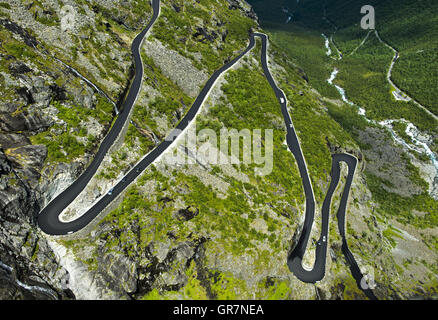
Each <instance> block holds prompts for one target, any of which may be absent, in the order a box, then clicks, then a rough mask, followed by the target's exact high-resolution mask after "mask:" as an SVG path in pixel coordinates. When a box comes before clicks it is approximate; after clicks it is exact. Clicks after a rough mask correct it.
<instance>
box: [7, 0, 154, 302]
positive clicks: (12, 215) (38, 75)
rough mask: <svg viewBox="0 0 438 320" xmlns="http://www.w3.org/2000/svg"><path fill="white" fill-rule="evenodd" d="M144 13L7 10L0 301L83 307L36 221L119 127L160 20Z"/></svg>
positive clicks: (97, 7) (126, 8) (127, 9)
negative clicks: (144, 35) (116, 121)
mask: <svg viewBox="0 0 438 320" xmlns="http://www.w3.org/2000/svg"><path fill="white" fill-rule="evenodd" d="M3 4H4V5H3ZM136 5H137V2H135V3H134V2H132V3H131V2H130V1H127V2H124V3H123V4H119V2H118V1H94V2H93V3H88V4H81V2H75V1H64V2H62V1H41V2H32V1H27V2H26V1H8V2H7V3H6V4H5V3H2V6H1V8H0V80H1V81H0V91H1V94H2V99H1V103H0V239H1V240H0V281H1V283H2V285H1V286H0V287H1V288H2V289H1V292H0V299H20V298H25V299H31V298H36V299H59V298H61V299H65V298H74V295H73V293H72V292H71V290H69V289H68V286H69V280H70V275H69V274H68V272H67V271H66V270H65V269H63V268H62V267H61V266H60V265H59V259H58V257H55V255H54V253H53V252H52V249H51V248H50V247H49V245H48V243H47V241H46V239H45V238H44V236H42V235H41V234H40V233H39V231H38V229H37V227H36V225H35V221H34V216H35V215H37V214H38V213H39V211H40V208H41V206H43V205H45V204H46V203H47V202H48V201H50V199H51V198H53V196H54V195H56V194H57V193H59V192H60V191H62V190H63V189H64V188H65V187H67V186H68V185H69V184H70V183H71V182H72V181H73V180H74V179H75V178H76V177H77V176H78V175H79V174H80V173H81V172H82V171H83V170H84V168H85V167H86V164H87V163H88V161H89V159H90V158H91V157H92V156H93V153H94V150H95V148H96V143H98V142H99V141H100V140H101V139H102V138H103V137H104V135H105V133H106V131H107V130H108V128H109V126H110V124H111V120H112V118H113V116H114V105H115V104H120V101H121V99H122V98H123V94H124V92H125V90H126V87H127V85H128V83H129V79H130V77H131V72H132V71H131V70H132V62H131V56H130V53H129V47H130V43H131V40H132V37H133V36H134V35H135V34H136V32H137V31H138V30H141V28H142V27H143V26H144V24H145V23H146V22H147V21H148V15H149V13H150V12H151V9H150V6H149V5H145V4H144V5H143V6H142V7H141V13H142V14H141V15H140V14H138V13H139V12H137V14H132V11H133V10H134V11H135V10H136V9H140V7H137V6H136ZM66 17H68V18H69V19H67V20H68V21H67V20H66ZM109 66H111V67H109ZM110 71H111V72H114V73H111V74H109V72H110ZM113 101H114V102H113Z"/></svg>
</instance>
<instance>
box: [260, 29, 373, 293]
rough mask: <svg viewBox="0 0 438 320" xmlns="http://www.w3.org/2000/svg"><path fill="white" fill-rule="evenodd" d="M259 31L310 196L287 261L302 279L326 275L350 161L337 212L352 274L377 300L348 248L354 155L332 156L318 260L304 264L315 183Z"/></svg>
mask: <svg viewBox="0 0 438 320" xmlns="http://www.w3.org/2000/svg"><path fill="white" fill-rule="evenodd" d="M255 35H256V36H258V37H260V38H261V39H262V56H261V61H262V67H263V70H264V73H265V76H266V78H267V79H268V82H269V84H270V85H271V87H272V89H273V90H274V92H275V95H276V96H277V99H278V101H279V102H280V105H281V111H282V113H283V118H284V122H285V124H286V128H287V136H286V141H287V145H288V147H289V150H290V151H291V152H292V153H293V155H294V157H295V159H296V161H297V165H298V169H299V172H300V175H301V180H302V182H303V188H304V193H305V196H306V213H305V221H304V226H303V230H302V232H301V236H300V239H299V240H298V243H297V245H296V246H295V248H294V249H293V250H292V252H291V253H290V254H289V256H288V260H287V264H288V266H289V270H290V271H291V272H293V273H294V274H295V276H296V277H297V278H298V279H300V280H301V281H303V282H307V283H315V282H317V281H320V280H322V279H323V278H324V276H325V267H326V257H327V248H328V232H329V220H330V219H329V218H330V206H331V200H332V197H333V193H334V192H335V190H336V187H337V185H338V183H339V180H340V173H341V170H340V163H341V162H345V163H346V164H347V165H348V177H347V181H346V185H345V187H344V191H343V193H342V197H341V201H340V206H339V209H338V212H337V219H338V228H339V232H340V234H341V237H342V252H343V253H344V256H345V258H346V260H347V262H348V264H349V266H350V270H351V271H352V275H353V277H354V278H355V280H356V282H357V285H358V287H359V288H360V289H361V290H362V291H363V292H364V293H365V294H366V295H367V297H368V298H370V299H373V300H374V299H376V297H375V295H374V293H373V292H372V290H370V289H364V288H362V287H361V282H362V279H363V274H362V273H361V271H360V268H359V266H358V265H357V262H356V260H355V259H354V256H353V254H352V253H351V251H350V250H349V248H348V243H347V239H346V233H345V212H346V210H347V203H348V197H349V194H350V189H351V185H352V182H353V177H354V173H355V171H356V167H357V162H358V160H357V158H356V157H354V156H352V155H349V154H334V155H333V156H332V158H333V159H332V170H331V183H330V186H329V189H328V191H327V195H326V197H325V199H324V203H323V206H322V226H321V236H320V238H319V240H318V242H317V247H316V259H315V264H314V266H313V268H312V269H311V270H306V269H305V268H303V264H302V261H303V256H304V254H305V252H306V248H307V243H308V241H309V238H310V232H311V230H312V225H313V222H314V217H315V196H314V193H313V189H312V183H311V181H310V177H309V174H308V170H307V165H306V162H305V159H304V155H303V152H302V149H301V145H300V142H299V140H298V136H297V134H296V131H295V128H294V125H293V123H292V120H291V117H290V115H289V112H288V109H287V99H286V96H285V94H284V92H283V91H282V90H281V89H279V88H278V86H277V84H276V83H275V80H274V78H273V77H272V75H271V72H270V70H269V66H268V61H267V57H268V53H267V44H268V37H267V36H266V35H265V34H260V33H256V34H255Z"/></svg>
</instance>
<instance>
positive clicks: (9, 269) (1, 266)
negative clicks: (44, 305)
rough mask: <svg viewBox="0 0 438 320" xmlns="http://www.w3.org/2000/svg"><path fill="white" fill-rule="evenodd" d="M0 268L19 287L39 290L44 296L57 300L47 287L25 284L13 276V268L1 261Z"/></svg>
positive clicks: (32, 290) (34, 290)
mask: <svg viewBox="0 0 438 320" xmlns="http://www.w3.org/2000/svg"><path fill="white" fill-rule="evenodd" d="M0 270H3V271H5V273H6V277H7V278H8V279H9V280H10V281H11V282H13V283H16V284H17V285H18V286H19V287H21V288H23V289H25V290H27V291H30V292H40V293H43V294H45V295H46V296H50V297H52V298H53V299H55V300H57V299H58V297H57V295H56V293H55V292H54V291H53V290H51V289H48V288H44V287H40V286H31V285H27V284H25V283H23V282H21V281H20V280H18V279H17V278H16V277H15V276H14V268H12V267H10V266H8V265H6V264H4V263H3V262H2V261H0Z"/></svg>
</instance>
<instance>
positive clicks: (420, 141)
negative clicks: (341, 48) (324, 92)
mask: <svg viewBox="0 0 438 320" xmlns="http://www.w3.org/2000/svg"><path fill="white" fill-rule="evenodd" d="M338 73H339V70H338V69H337V68H334V70H333V72H332V74H331V75H330V78H329V79H327V82H328V83H329V84H330V85H332V86H334V87H335V88H336V90H337V91H338V92H339V94H340V95H341V97H342V101H344V102H345V103H347V104H348V105H350V106H356V107H358V108H359V109H358V114H359V115H361V116H363V117H364V118H365V119H366V121H367V122H369V123H372V124H375V125H376V124H377V125H380V126H382V127H384V128H386V129H387V130H388V131H389V132H390V133H391V135H392V137H393V138H394V140H395V141H396V142H397V143H398V144H400V145H402V146H403V147H405V148H406V149H408V150H413V151H416V152H418V153H424V154H426V155H427V156H428V157H429V159H430V160H431V161H432V164H433V165H434V167H435V170H436V175H435V179H434V183H433V191H432V194H431V196H432V197H433V198H434V199H438V159H437V155H436V154H435V153H434V152H433V151H432V150H431V149H430V147H429V145H430V143H431V140H432V139H431V137H429V136H427V135H425V134H422V133H421V132H420V130H418V128H417V127H415V126H414V125H413V124H412V123H411V122H409V121H407V120H405V119H399V120H384V121H375V120H370V119H368V118H367V117H366V111H365V110H364V109H363V108H361V107H359V106H357V105H356V104H355V103H353V102H352V101H350V100H348V98H347V95H346V93H345V89H344V88H342V87H340V86H338V85H336V84H334V83H333V82H334V80H335V79H336V76H337V75H338ZM397 122H398V123H403V124H405V125H406V131H405V133H406V134H407V135H408V136H409V137H410V138H411V140H412V143H408V142H406V141H405V140H404V139H403V138H401V137H400V136H399V135H398V134H397V133H396V132H395V131H394V128H393V124H394V123H397Z"/></svg>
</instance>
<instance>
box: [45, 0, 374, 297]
mask: <svg viewBox="0 0 438 320" xmlns="http://www.w3.org/2000/svg"><path fill="white" fill-rule="evenodd" d="M152 5H153V10H154V14H153V17H152V20H151V22H150V23H149V24H148V25H147V27H146V28H145V29H144V30H143V31H142V32H141V33H140V34H139V35H138V36H137V37H136V38H135V40H134V42H133V44H132V54H133V56H134V62H135V67H136V73H135V78H134V80H133V82H132V85H131V88H130V91H129V93H128V96H127V98H126V100H125V102H124V105H123V109H122V111H121V112H120V114H119V115H118V118H117V120H116V121H115V123H114V125H113V127H112V129H111V130H110V132H109V133H108V135H107V136H106V137H105V139H104V140H103V142H102V144H101V146H100V148H99V150H98V152H97V154H96V156H95V158H94V160H93V161H92V163H91V164H90V166H89V167H88V168H87V169H86V170H85V172H84V173H83V174H82V175H81V176H80V177H79V178H78V179H77V180H76V181H75V182H74V183H73V184H72V185H71V186H69V187H68V188H67V189H66V190H65V191H63V192H62V193H61V194H60V195H59V196H57V197H56V198H55V199H53V200H52V201H51V202H50V203H49V204H48V205H47V206H46V207H45V208H44V209H43V210H42V211H41V212H40V214H39V216H38V217H37V219H38V225H39V227H40V228H41V230H42V231H43V232H45V233H46V234H49V235H67V234H70V233H74V232H77V231H79V230H81V229H83V228H84V227H86V226H87V225H88V224H89V223H90V222H91V221H92V220H93V219H95V218H96V217H97V216H98V215H99V213H100V212H101V211H102V210H103V209H105V208H106V207H107V206H108V205H109V204H110V203H111V202H112V201H113V200H114V199H115V198H116V197H117V196H118V195H119V194H120V193H121V192H122V191H124V190H125V189H126V188H127V187H128V186H129V185H130V184H131V183H132V182H134V181H135V179H136V178H137V177H138V176H140V175H141V174H142V173H143V171H144V170H145V169H146V168H148V166H149V165H150V164H152V163H153V162H154V161H155V160H156V159H157V158H158V157H159V156H160V155H162V154H163V153H164V152H165V151H166V150H167V149H168V148H169V147H170V146H171V145H172V144H173V142H174V141H175V140H176V139H177V138H178V137H179V136H180V135H181V134H182V132H183V131H184V130H185V129H186V128H187V126H188V125H189V124H190V123H191V122H192V121H193V120H194V119H195V118H196V116H197V114H198V112H199V110H200V108H201V106H202V103H203V102H204V100H205V99H206V97H207V96H208V93H209V92H210V90H211V89H212V87H213V86H214V84H215V82H216V80H217V79H218V78H219V77H220V76H221V75H222V74H223V73H224V72H225V71H227V70H228V69H230V68H231V67H232V66H233V65H234V64H236V63H237V62H238V61H239V60H240V59H241V58H242V57H243V56H245V55H246V54H247V53H248V52H249V51H250V50H252V49H253V48H254V46H255V43H256V40H255V39H256V37H259V38H260V39H261V40H262V54H261V61H262V67H263V70H264V73H265V76H266V78H267V80H268V82H269V83H270V85H271V87H272V89H273V90H274V92H275V95H276V97H277V99H278V101H279V103H280V105H281V110H282V114H283V117H284V121H285V124H286V127H287V144H288V147H289V149H290V151H291V152H292V153H293V155H294V157H295V159H296V161H297V165H298V168H299V172H300V175H301V178H302V182H303V187H304V192H305V195H306V214H305V222H304V227H303V230H302V233H301V237H300V239H299V242H298V244H297V245H296V247H295V249H294V250H293V251H292V252H291V254H290V255H289V257H288V262H287V263H288V266H289V268H290V270H291V271H292V272H293V273H294V274H295V275H296V276H297V278H299V279H300V280H302V281H304V282H310V283H314V282H316V281H320V280H321V279H322V278H323V277H324V275H325V264H326V256H327V243H328V229H329V228H328V227H329V215H330V204H331V199H332V196H333V193H334V191H335V189H336V186H337V185H338V183H339V179H340V167H339V163H340V162H345V163H347V165H348V167H349V173H348V178H347V183H346V186H345V188H344V192H343V194H342V199H341V204H340V208H339V211H338V214H337V217H338V223H339V230H340V233H341V236H342V239H343V245H342V250H343V253H344V255H345V257H346V259H347V261H348V263H349V264H350V269H351V271H352V273H353V276H354V277H355V279H356V281H357V282H358V285H359V284H360V281H361V280H362V278H363V275H362V274H361V272H360V269H359V267H358V266H357V263H356V261H355V260H354V257H353V255H352V254H351V252H350V251H349V249H348V245H347V241H346V237H345V211H346V207H347V202H348V195H349V191H350V188H351V183H352V180H353V176H354V173H355V170H356V165H357V159H356V158H355V157H353V156H351V155H348V154H336V155H333V164H332V172H331V179H332V180H331V184H330V187H329V190H328V193H327V196H326V198H325V201H324V204H323V208H322V219H323V221H322V230H321V238H320V239H319V241H318V245H317V248H316V261H315V264H314V267H313V269H312V270H305V269H304V268H303V266H302V259H303V256H304V253H305V250H306V247H307V243H308V240H309V237H310V231H311V229H312V225H313V220H314V213H315V197H314V193H313V189H312V184H311V181H310V178H309V174H308V170H307V166H306V162H305V160H304V156H303V152H302V150H301V146H300V143H299V140H298V136H297V134H296V132H295V128H294V126H293V123H292V120H291V117H290V115H289V112H288V109H287V99H286V96H285V94H284V92H283V91H282V90H281V89H279V88H278V86H277V85H276V83H275V80H274V79H273V77H272V75H271V73H270V70H269V66H268V61H267V59H268V55H267V46H268V37H267V36H266V35H265V34H262V33H254V34H252V35H251V37H250V40H249V45H248V47H247V48H246V50H244V51H243V52H242V53H241V54H240V55H239V56H237V57H236V58H234V59H233V60H232V61H230V62H228V63H227V64H225V65H224V66H223V67H221V68H220V69H218V70H217V71H216V72H214V74H213V75H212V76H211V78H210V79H209V80H208V81H207V83H206V84H205V86H204V87H203V89H202V91H201V93H200V94H199V96H198V97H197V98H196V100H195V102H194V103H193V105H192V106H191V108H190V109H189V111H188V112H187V114H186V115H185V116H184V117H183V119H182V120H181V121H180V122H179V124H178V125H177V127H176V128H175V129H174V130H173V131H172V132H171V133H170V134H169V136H168V137H167V138H166V139H165V140H164V141H163V142H161V143H160V144H159V145H158V146H157V147H156V148H155V149H153V150H152V151H151V152H150V153H149V154H147V155H146V156H145V157H144V158H143V159H142V160H141V161H140V162H139V163H138V164H137V165H136V166H135V167H134V168H132V169H131V170H130V171H129V172H128V174H127V175H126V176H125V177H124V178H123V179H122V180H121V181H120V182H118V184H117V185H116V186H115V187H114V188H113V189H112V192H111V194H109V193H108V194H106V195H104V196H103V197H102V198H100V199H99V200H98V201H97V202H96V203H95V204H94V205H93V207H91V208H90V209H89V210H88V211H87V212H86V213H85V214H84V215H82V216H81V217H80V218H78V219H76V220H74V221H72V222H69V223H64V222H61V221H60V220H59V216H60V214H61V213H62V211H63V210H64V209H65V208H66V207H67V206H68V205H69V204H70V203H71V202H72V201H73V200H74V199H75V198H76V197H77V196H78V195H79V194H80V193H81V192H82V191H83V190H84V189H85V187H86V185H87V184H88V182H89V181H90V180H91V178H92V177H93V176H94V174H95V173H96V171H97V169H98V168H99V165H100V164H101V162H102V160H103V158H104V156H105V154H106V153H107V152H108V150H109V149H110V147H111V146H112V144H113V143H114V141H115V140H116V138H117V136H118V134H119V133H120V131H121V130H122V128H123V126H124V125H125V123H126V121H127V120H128V116H129V113H130V111H131V109H132V107H133V105H134V103H135V100H136V98H137V96H138V93H139V91H140V87H141V82H142V78H143V63H142V60H141V56H140V48H141V45H142V42H143V39H144V37H145V35H146V33H147V32H148V30H149V29H150V28H151V27H152V26H153V24H154V22H155V21H156V19H157V18H158V16H159V12H160V0H153V1H152ZM365 293H366V294H367V295H368V297H370V298H375V297H374V295H373V294H372V291H371V290H368V291H365Z"/></svg>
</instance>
